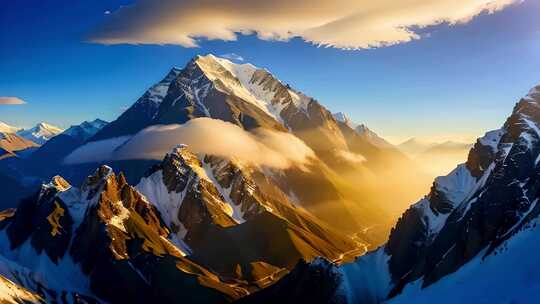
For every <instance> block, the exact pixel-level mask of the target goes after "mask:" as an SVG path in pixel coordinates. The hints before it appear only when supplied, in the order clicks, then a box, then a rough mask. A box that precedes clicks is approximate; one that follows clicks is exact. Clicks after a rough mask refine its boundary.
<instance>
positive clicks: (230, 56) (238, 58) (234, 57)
mask: <svg viewBox="0 0 540 304" xmlns="http://www.w3.org/2000/svg"><path fill="white" fill-rule="evenodd" d="M220 57H223V58H226V59H229V60H234V61H244V57H242V56H240V55H238V54H236V53H228V54H221V55H220Z"/></svg>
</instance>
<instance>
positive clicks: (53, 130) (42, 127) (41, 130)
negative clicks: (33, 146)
mask: <svg viewBox="0 0 540 304" xmlns="http://www.w3.org/2000/svg"><path fill="white" fill-rule="evenodd" d="M62 132H63V130H62V129H60V128H58V127H55V126H53V125H50V124H47V123H44V122H40V123H38V124H37V125H36V126H34V127H33V128H31V129H27V130H26V129H25V130H20V131H18V132H17V135H19V136H21V137H24V138H26V139H28V140H30V141H33V142H35V143H37V144H39V145H42V144H44V143H45V142H46V141H47V140H49V139H51V138H52V137H54V136H56V135H58V134H60V133H62Z"/></svg>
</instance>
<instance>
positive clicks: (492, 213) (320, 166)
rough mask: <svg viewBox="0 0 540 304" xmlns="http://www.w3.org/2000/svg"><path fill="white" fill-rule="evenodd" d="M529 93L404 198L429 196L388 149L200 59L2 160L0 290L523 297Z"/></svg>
mask: <svg viewBox="0 0 540 304" xmlns="http://www.w3.org/2000/svg"><path fill="white" fill-rule="evenodd" d="M539 91H540V87H537V88H535V89H533V90H531V91H530V93H529V94H528V95H527V96H526V97H525V98H523V99H522V100H520V101H519V102H518V104H517V105H516V107H515V108H514V111H513V113H512V114H511V116H510V117H509V118H508V119H507V121H506V122H505V124H504V125H503V126H502V127H501V129H498V130H494V131H491V132H488V133H486V135H485V136H484V137H482V138H480V139H478V141H477V142H476V143H475V144H474V146H473V147H472V148H471V149H470V151H469V154H468V157H467V158H466V162H465V163H463V164H461V165H458V166H457V167H456V168H455V169H454V170H453V171H452V172H450V174H448V175H446V176H442V177H438V178H436V179H435V180H434V182H433V184H432V187H431V189H430V190H429V193H428V194H427V195H425V196H424V197H423V198H422V199H421V200H419V201H418V202H417V203H415V204H413V205H411V206H410V207H408V208H405V207H404V206H405V205H410V203H411V202H412V201H413V199H414V200H417V199H418V197H421V195H419V194H417V193H419V191H423V190H425V189H424V188H422V185H423V184H422V183H423V181H422V178H423V176H422V175H421V172H420V171H419V170H417V166H416V163H415V162H414V161H413V160H411V158H410V157H408V156H407V155H405V153H403V152H402V151H400V147H396V146H393V145H391V144H389V143H388V142H386V141H385V140H384V139H382V138H381V137H380V136H378V135H377V134H376V133H374V132H373V131H371V130H370V129H369V128H367V127H366V126H364V125H357V124H354V123H353V122H351V121H350V119H348V118H347V117H346V115H344V114H342V113H337V114H332V113H331V112H329V111H328V110H327V109H326V108H325V107H324V106H323V105H322V104H321V103H319V102H318V101H317V100H315V99H313V98H311V97H309V96H307V95H305V94H303V93H301V92H299V91H297V90H295V89H293V88H292V87H291V86H290V85H288V84H285V83H283V82H282V81H280V80H279V79H278V78H276V77H275V76H274V75H272V74H271V73H270V72H269V71H268V70H266V69H262V68H257V67H255V66H253V65H251V64H236V63H232V62H231V61H228V60H225V59H222V58H218V57H215V56H213V55H206V56H197V57H195V58H193V59H192V60H191V61H190V62H188V63H187V65H186V66H185V67H184V68H182V69H180V68H173V69H171V70H170V72H169V73H167V75H166V76H165V77H164V78H163V79H162V80H161V81H160V82H158V83H156V84H155V85H154V86H152V87H151V88H149V89H148V90H147V91H146V92H145V93H144V94H143V96H141V97H140V98H139V99H138V100H137V101H136V102H135V103H134V104H133V105H132V106H131V107H130V108H128V109H127V110H126V111H125V112H124V113H122V114H121V115H120V116H119V117H118V118H117V119H116V120H114V121H112V122H110V123H107V122H105V121H102V120H94V121H89V122H83V123H81V124H80V125H77V126H72V127H70V128H69V129H67V130H65V131H63V132H61V133H59V132H60V131H59V130H57V131H58V132H57V133H56V134H55V135H52V134H49V135H47V134H48V133H46V132H45V131H44V130H45V129H48V130H51V129H52V128H50V127H48V126H46V125H44V126H43V128H38V129H36V128H34V130H33V131H30V130H29V131H27V132H26V133H21V131H19V133H18V135H17V134H16V136H18V137H19V138H24V136H23V134H33V135H32V136H34V137H36V138H41V139H42V140H43V141H42V143H41V146H39V147H36V148H37V149H36V150H35V151H33V152H32V153H29V155H27V156H25V157H24V158H22V157H9V158H4V159H2V160H0V192H2V193H7V194H8V195H7V197H9V198H10V199H12V200H16V201H8V202H4V201H2V204H5V206H4V207H14V208H10V209H6V210H5V211H3V212H1V213H0V288H2V289H1V290H2V291H3V292H1V295H0V299H2V300H3V301H7V302H10V303H39V302H46V303H57V302H58V303H126V302H127V303H148V302H158V303H178V302H182V303H227V302H234V301H238V302H239V303H278V302H283V303H306V302H309V303H381V302H386V301H388V302H397V303H399V302H414V303H417V302H425V303H432V302H435V301H437V302H448V303H455V302H457V301H466V300H467V299H468V298H467V297H466V296H467V295H471V294H472V295H478V297H480V295H482V296H483V297H484V299H488V300H487V301H488V302H492V301H494V300H495V299H498V297H501V296H505V297H507V299H509V301H510V302H511V301H517V302H523V301H526V300H527V299H530V296H531V295H534V294H536V295H538V294H539V289H538V288H537V287H536V285H535V284H536V283H535V282H538V281H539V280H538V279H540V276H539V273H537V271H536V270H535V268H534V267H533V265H534V262H535V261H534V259H533V258H531V257H530V254H528V252H529V251H531V250H534V249H536V247H538V246H537V244H536V243H537V242H536V241H537V235H538V232H537V231H536V220H537V218H538V215H539V214H540V212H539V210H540V209H539V208H540V207H537V204H536V203H537V201H538V198H539V196H540V193H539V192H538V189H540V187H539V186H538V181H537V176H538V170H539V169H538V168H537V167H538V166H537V159H538V156H539V155H540V129H539V127H540V110H539V109H540V93H539ZM9 134H13V133H12V132H11V133H9ZM12 141H13V140H12ZM434 148H435V150H434V151H435V152H437V148H436V147H430V148H429V149H431V150H433V149H434ZM440 148H441V149H445V150H446V149H453V148H456V146H455V145H453V144H452V143H446V144H444V145H442V146H441V147H440ZM457 149H461V147H457ZM435 152H433V153H435ZM411 197H413V198H411ZM407 202H408V203H407ZM537 209H539V210H537ZM395 214H398V215H400V216H396V215H395ZM538 249H540V248H538ZM508 265H512V268H509V267H508ZM509 269H512V271H511V272H510V273H509V272H508V270H509ZM493 276H494V277H496V278H497V279H493ZM488 278H489V279H491V281H490V280H488ZM505 280H506V281H507V282H505ZM486 282H492V283H493V284H494V286H495V287H496V289H495V290H492V288H491V286H490V285H489V284H487V283H486ZM515 286H520V287H521V288H520V289H518V288H513V289H512V287H515ZM449 288H451V290H452V293H451V294H450V295H449V294H448V290H449ZM488 288H489V289H488ZM488 290H489V292H488Z"/></svg>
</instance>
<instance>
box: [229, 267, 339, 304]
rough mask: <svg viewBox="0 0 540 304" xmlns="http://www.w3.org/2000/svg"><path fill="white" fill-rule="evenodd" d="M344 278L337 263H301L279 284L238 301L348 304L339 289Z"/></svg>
mask: <svg viewBox="0 0 540 304" xmlns="http://www.w3.org/2000/svg"><path fill="white" fill-rule="evenodd" d="M342 280H343V279H342V277H341V275H340V273H339V272H338V271H337V266H336V265H334V264H332V263H330V262H328V261H326V260H324V259H317V260H316V261H315V262H312V263H306V262H305V261H301V262H299V263H298V264H297V265H296V267H295V268H294V269H293V270H292V271H291V272H290V273H289V274H287V275H286V276H285V277H283V278H282V279H281V280H280V281H279V282H278V283H276V284H274V285H272V286H270V287H268V288H266V289H264V290H261V291H259V292H256V293H254V294H252V295H250V296H248V297H246V298H243V299H241V300H239V301H238V303H246V304H247V303H320V304H323V303H324V304H342V303H346V299H345V297H344V295H341V294H339V292H338V289H339V286H340V284H341V283H342Z"/></svg>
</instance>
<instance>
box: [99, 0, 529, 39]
mask: <svg viewBox="0 0 540 304" xmlns="http://www.w3.org/2000/svg"><path fill="white" fill-rule="evenodd" d="M515 2H521V0H400V1H395V0H379V1H372V0H274V1H253V0H163V1H154V0H139V1H138V2H136V3H135V4H134V5H131V6H126V7H123V8H121V9H119V10H117V11H116V12H113V13H112V14H110V15H109V16H108V18H107V21H106V22H105V23H104V24H103V25H102V26H101V27H100V28H98V29H96V31H95V32H94V33H92V35H91V36H90V40H91V41H94V42H98V43H103V44H120V43H128V44H177V45H182V46H184V47H197V46H198V42H199V41H200V40H201V39H209V40H225V41H233V40H236V39H237V35H238V34H239V33H240V34H256V35H257V36H258V37H259V38H260V39H264V40H282V41H283V40H289V39H291V38H295V37H299V38H301V39H303V40H305V41H307V42H310V43H313V44H315V45H320V46H331V47H336V48H343V49H364V48H374V47H382V46H388V45H393V44H398V43H403V42H408V41H411V40H415V39H419V38H420V36H419V35H418V34H417V33H416V32H415V31H414V29H415V28H422V27H427V26H431V25H437V24H441V23H447V24H449V25H454V24H458V23H466V22H468V21H470V20H471V19H472V18H474V17H475V16H478V15H479V14H481V13H483V12H487V13H492V12H495V11H499V10H501V9H503V8H505V7H506V6H508V5H510V4H512V3H515Z"/></svg>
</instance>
